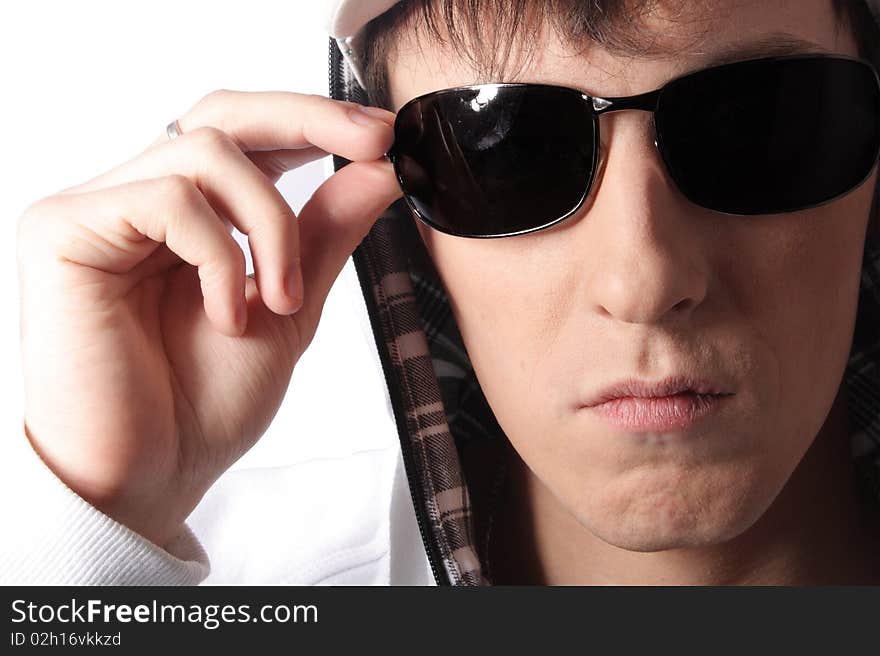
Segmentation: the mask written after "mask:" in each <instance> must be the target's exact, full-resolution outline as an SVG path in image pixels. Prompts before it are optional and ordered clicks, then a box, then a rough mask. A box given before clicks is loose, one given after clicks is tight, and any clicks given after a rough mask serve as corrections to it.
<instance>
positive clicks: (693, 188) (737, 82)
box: [655, 56, 880, 214]
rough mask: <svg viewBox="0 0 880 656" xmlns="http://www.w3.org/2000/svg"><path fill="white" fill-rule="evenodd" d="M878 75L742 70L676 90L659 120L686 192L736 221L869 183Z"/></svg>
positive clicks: (822, 61)
mask: <svg viewBox="0 0 880 656" xmlns="http://www.w3.org/2000/svg"><path fill="white" fill-rule="evenodd" d="M878 120H880V98H878V85H877V81H876V77H875V75H874V72H873V69H871V67H870V66H868V65H866V64H864V63H862V62H859V61H855V60H848V59H841V58H834V57H809V56H807V57H803V56H798V57H791V58H781V59H776V60H772V61H771V60H753V61H748V62H739V63H735V64H730V65H727V66H719V67H716V68H714V69H708V70H706V71H700V72H697V73H695V74H693V75H690V76H686V77H683V78H681V79H679V80H675V81H673V82H671V83H670V84H669V85H668V86H667V88H666V89H665V90H664V91H663V93H661V95H660V99H659V102H658V111H657V114H656V116H655V121H656V128H657V136H658V145H659V146H660V149H661V151H662V152H663V154H664V158H665V159H666V161H667V165H668V166H669V169H670V174H671V176H672V177H673V179H674V180H675V182H676V184H677V185H678V187H679V188H680V189H681V191H682V193H683V194H684V195H685V196H687V197H688V198H690V199H691V200H692V201H693V202H695V203H696V204H698V205H701V206H703V207H707V208H710V209H714V210H717V211H720V212H727V213H731V214H774V213H780V212H790V211H795V210H798V209H803V208H807V207H811V206H815V205H819V204H821V203H824V202H826V201H829V200H832V199H834V198H836V197H838V196H840V195H842V194H844V193H846V192H848V191H850V190H852V189H853V188H854V187H856V186H858V184H859V183H861V182H862V181H864V180H865V178H866V177H867V176H868V175H869V174H870V172H871V169H872V167H873V164H874V162H875V160H876V158H877V152H878V148H880V134H878V133H880V126H878Z"/></svg>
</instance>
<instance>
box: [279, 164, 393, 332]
mask: <svg viewBox="0 0 880 656" xmlns="http://www.w3.org/2000/svg"><path fill="white" fill-rule="evenodd" d="M401 195H402V191H401V189H400V185H399V184H398V182H397V178H396V177H395V174H394V168H393V165H392V164H391V162H389V161H387V160H384V159H379V160H373V161H369V162H351V163H350V164H347V165H346V166H344V167H343V168H341V169H340V170H339V171H337V172H336V173H334V174H333V175H332V176H330V177H329V178H328V179H327V180H325V181H324V182H323V183H322V184H321V186H319V187H318V189H317V190H316V191H315V193H314V194H312V196H311V198H309V200H308V201H307V202H306V204H305V205H304V206H303V208H302V210H300V213H299V219H298V220H299V235H300V254H301V257H302V272H303V288H304V294H303V296H304V298H303V307H302V309H301V310H300V312H298V313H297V315H299V314H301V313H303V314H304V316H305V317H319V316H320V313H321V309H322V308H323V306H324V301H325V300H326V298H327V294H328V293H329V292H330V288H331V287H332V286H333V283H334V281H335V280H336V278H337V277H338V276H339V273H340V272H341V271H342V267H343V266H345V262H346V260H347V259H348V258H349V257H350V256H351V254H352V252H353V251H354V249H355V248H357V246H358V244H360V243H361V241H363V239H364V237H366V236H367V233H369V231H370V228H371V227H372V226H373V224H374V223H375V222H376V219H378V218H379V216H380V215H381V214H382V212H384V211H385V210H386V209H387V208H388V206H389V205H391V204H392V203H393V202H394V201H396V200H397V199H398V198H400V197H401ZM297 315H294V316H297Z"/></svg>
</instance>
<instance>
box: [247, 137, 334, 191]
mask: <svg viewBox="0 0 880 656" xmlns="http://www.w3.org/2000/svg"><path fill="white" fill-rule="evenodd" d="M329 154H330V153H328V152H327V151H325V150H322V149H320V148H318V147H317V146H309V147H307V148H297V149H288V150H259V151H251V152H249V153H247V156H248V159H250V160H251V161H252V162H253V163H254V164H255V165H256V167H257V168H258V169H260V171H262V173H263V175H265V176H266V177H267V178H269V180H270V181H271V182H272V184H275V183H276V182H278V180H279V178H281V176H282V175H284V174H285V173H286V172H287V171H292V170H293V169H295V168H298V167H300V166H302V165H303V164H308V163H309V162H314V161H315V160H318V159H321V158H322V157H326V156H327V155H329Z"/></svg>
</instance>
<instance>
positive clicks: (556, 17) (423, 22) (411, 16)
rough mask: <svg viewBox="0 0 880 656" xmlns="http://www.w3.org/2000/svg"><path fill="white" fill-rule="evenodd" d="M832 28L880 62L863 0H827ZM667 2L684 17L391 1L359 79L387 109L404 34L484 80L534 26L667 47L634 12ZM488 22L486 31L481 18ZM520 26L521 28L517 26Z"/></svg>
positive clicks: (631, 4) (604, 4)
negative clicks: (425, 40) (446, 53)
mask: <svg viewBox="0 0 880 656" xmlns="http://www.w3.org/2000/svg"><path fill="white" fill-rule="evenodd" d="M831 2H832V5H833V8H834V13H835V15H836V17H837V20H838V23H837V26H838V29H839V28H840V27H842V26H846V27H849V28H851V29H852V30H853V33H854V35H855V37H856V42H857V44H858V48H859V55H860V56H861V57H864V58H865V59H868V60H870V61H871V62H873V63H874V64H875V66H878V68H880V28H878V26H877V24H876V22H875V21H874V19H873V17H872V16H871V12H870V10H869V9H868V7H867V6H866V4H865V2H864V0H831ZM658 4H663V5H665V6H666V7H668V11H669V13H670V14H671V19H672V20H675V21H685V20H690V21H692V22H694V23H698V22H700V21H701V20H702V19H701V18H700V17H696V16H693V15H692V16H688V15H687V14H686V11H687V10H688V9H690V8H692V7H693V3H687V2H685V0H665V1H664V0H506V1H501V2H499V0H406V1H405V2H399V3H398V4H396V5H394V6H393V7H392V8H391V9H389V10H388V11H387V12H385V13H384V14H382V15H381V16H379V17H377V18H375V19H373V20H372V21H370V22H369V23H368V24H367V26H366V28H365V40H364V43H365V45H364V52H363V53H362V57H363V59H364V85H365V87H366V88H365V91H366V92H367V95H368V97H369V100H370V103H371V104H373V105H378V106H380V107H385V108H386V109H390V110H393V109H394V108H393V107H392V104H391V98H390V91H389V84H388V62H389V59H390V57H391V56H392V54H393V53H394V49H395V47H396V46H397V44H398V43H399V40H400V39H399V37H400V35H401V34H403V33H408V34H410V35H412V36H414V37H417V38H415V39H414V40H415V42H416V43H421V41H422V38H421V37H424V36H426V35H427V36H428V37H429V38H432V39H434V40H436V41H438V42H440V43H441V44H444V45H451V47H452V49H453V51H454V52H457V53H461V54H462V55H463V56H464V57H465V58H466V59H467V61H468V63H469V64H470V66H471V67H472V68H473V69H474V70H475V71H476V72H477V74H478V76H479V77H480V78H483V79H484V80H487V81H488V80H498V79H501V78H503V77H504V76H505V74H507V73H509V72H510V70H509V69H510V68H511V64H512V63H513V62H512V60H511V55H512V53H513V52H514V51H519V52H520V54H521V55H522V56H521V58H519V60H518V63H519V65H520V66H525V65H527V64H528V62H529V60H530V59H531V58H532V57H533V56H534V54H535V46H536V44H537V43H538V39H537V36H538V31H539V29H540V28H541V27H542V26H543V25H545V24H546V25H548V26H549V27H550V28H552V30H553V31H554V32H555V33H556V34H557V35H559V36H560V38H562V39H563V40H564V41H565V43H566V45H568V46H570V47H572V48H575V49H576V48H578V47H586V46H588V45H590V44H596V45H599V46H601V47H602V48H603V49H604V50H606V51H608V52H609V53H611V54H613V55H618V56H652V55H668V54H672V53H670V52H669V51H668V50H666V49H662V48H661V47H658V46H657V44H656V40H655V39H654V38H653V35H651V34H650V33H646V32H644V31H643V29H644V28H643V22H642V20H641V17H642V16H643V15H644V14H646V13H648V12H650V11H651V10H652V9H653V8H654V7H655V6H656V5H658ZM487 24H488V25H491V26H492V29H491V30H487V29H486V27H485V26H486V25H487ZM524 26H526V29H524Z"/></svg>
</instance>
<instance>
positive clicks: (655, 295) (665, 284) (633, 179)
mask: <svg viewBox="0 0 880 656" xmlns="http://www.w3.org/2000/svg"><path fill="white" fill-rule="evenodd" d="M600 120H601V121H603V122H605V125H602V130H601V132H602V140H603V142H605V143H607V144H608V148H607V149H604V150H605V152H606V157H604V166H602V168H601V169H600V171H599V176H598V177H597V179H596V180H595V181H594V185H596V186H594V191H593V193H594V200H593V202H592V204H591V205H590V209H589V214H588V216H587V220H586V221H584V222H582V223H581V226H580V227H581V228H583V230H584V233H585V234H584V238H585V239H587V240H589V244H590V248H589V251H588V252H590V253H592V254H593V255H594V257H592V258H590V259H591V263H590V264H589V265H590V266H591V273H590V275H589V276H588V277H587V280H588V283H587V285H588V289H587V293H588V296H589V299H590V301H591V303H592V304H593V306H594V309H595V311H597V312H599V313H602V314H603V315H606V316H608V317H610V318H613V319H616V320H618V321H622V322H626V323H659V322H664V321H666V322H668V321H679V322H680V321H682V320H683V319H685V318H686V317H687V316H688V315H690V314H691V313H693V312H694V310H695V309H696V308H697V307H699V306H700V304H702V303H703V301H704V299H705V297H706V292H707V289H708V286H709V267H708V248H707V246H708V244H707V243H706V242H707V240H708V239H710V238H711V230H710V226H709V224H708V223H707V222H706V221H705V220H704V222H703V223H701V222H700V221H699V220H700V219H701V218H704V217H701V215H703V214H705V212H706V210H702V209H700V208H697V207H696V206H694V205H692V204H690V203H689V202H688V201H687V200H686V199H685V198H684V197H683V196H682V195H681V193H680V192H678V190H677V188H676V187H675V186H674V183H673V182H672V180H671V179H670V178H669V176H668V173H667V171H666V168H665V165H664V164H663V161H662V158H661V156H660V153H659V152H658V151H657V148H656V145H655V143H654V128H653V123H652V121H651V118H650V114H647V113H643V112H621V113H619V114H607V115H605V116H603V117H601V119H600ZM587 233H588V234H587Z"/></svg>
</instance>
